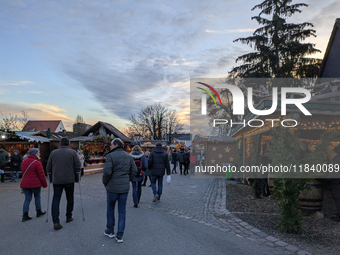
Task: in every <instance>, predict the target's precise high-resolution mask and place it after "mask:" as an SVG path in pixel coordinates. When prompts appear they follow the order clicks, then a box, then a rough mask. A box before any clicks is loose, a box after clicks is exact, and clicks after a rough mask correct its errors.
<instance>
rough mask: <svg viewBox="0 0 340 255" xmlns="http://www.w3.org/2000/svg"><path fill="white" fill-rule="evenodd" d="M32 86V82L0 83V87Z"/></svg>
mask: <svg viewBox="0 0 340 255" xmlns="http://www.w3.org/2000/svg"><path fill="white" fill-rule="evenodd" d="M29 84H33V82H32V81H0V86H25V85H29Z"/></svg>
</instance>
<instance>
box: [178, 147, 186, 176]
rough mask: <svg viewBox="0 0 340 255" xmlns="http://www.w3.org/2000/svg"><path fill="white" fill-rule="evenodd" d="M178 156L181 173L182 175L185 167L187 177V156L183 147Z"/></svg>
mask: <svg viewBox="0 0 340 255" xmlns="http://www.w3.org/2000/svg"><path fill="white" fill-rule="evenodd" d="M177 156H178V161H179V171H180V173H181V175H182V170H183V167H184V175H186V166H187V164H186V162H187V154H186V152H185V151H184V148H183V147H182V148H181V150H180V152H178V154H177Z"/></svg>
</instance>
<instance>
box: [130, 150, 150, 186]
mask: <svg viewBox="0 0 340 255" xmlns="http://www.w3.org/2000/svg"><path fill="white" fill-rule="evenodd" d="M130 155H131V156H132V158H133V160H140V161H141V162H142V170H143V173H145V172H146V170H147V169H148V160H147V159H146V157H145V155H144V153H143V152H142V153H140V152H138V151H134V152H133V153H130ZM137 170H138V171H139V169H138V168H137ZM143 175H144V174H143ZM142 180H143V176H139V177H137V176H136V177H133V180H132V181H134V182H140V181H142Z"/></svg>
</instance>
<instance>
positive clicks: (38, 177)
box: [20, 148, 47, 222]
mask: <svg viewBox="0 0 340 255" xmlns="http://www.w3.org/2000/svg"><path fill="white" fill-rule="evenodd" d="M28 154H29V156H28V158H27V159H26V160H25V161H24V162H22V163H21V169H22V176H23V177H22V180H21V183H20V188H22V190H23V192H24V194H25V201H24V205H23V215H22V222H25V221H27V220H31V219H32V218H31V217H29V216H28V211H29V208H30V203H31V200H32V194H33V195H34V201H35V210H36V211H37V214H36V216H37V217H40V216H42V215H44V214H45V213H46V212H43V211H41V198H40V192H41V187H43V188H46V187H47V181H46V177H45V172H44V169H43V167H42V165H41V163H40V161H39V159H40V152H39V150H38V149H36V148H33V149H30V150H29V151H28Z"/></svg>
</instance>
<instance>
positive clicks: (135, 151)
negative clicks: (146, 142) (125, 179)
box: [130, 145, 148, 208]
mask: <svg viewBox="0 0 340 255" xmlns="http://www.w3.org/2000/svg"><path fill="white" fill-rule="evenodd" d="M130 154H131V156H132V157H133V160H134V161H135V164H136V167H137V175H136V176H135V177H134V178H133V180H132V199H133V204H134V205H133V206H134V207H135V208H137V207H138V204H139V201H140V197H141V195H142V181H143V177H144V175H145V171H146V170H147V169H148V161H147V160H146V157H145V155H144V153H143V151H142V149H141V148H140V147H139V146H138V145H136V146H134V147H133V148H132V149H131V153H130Z"/></svg>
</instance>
